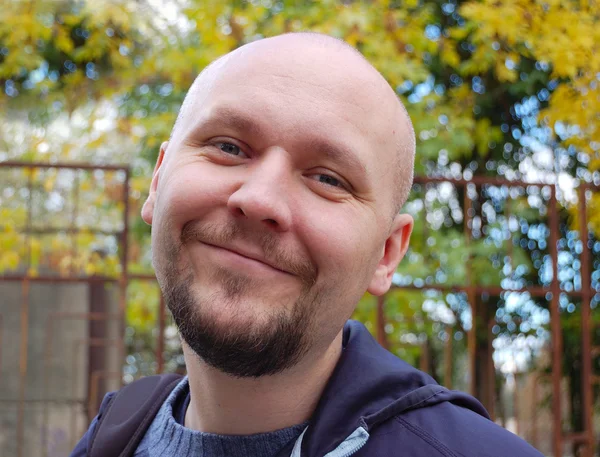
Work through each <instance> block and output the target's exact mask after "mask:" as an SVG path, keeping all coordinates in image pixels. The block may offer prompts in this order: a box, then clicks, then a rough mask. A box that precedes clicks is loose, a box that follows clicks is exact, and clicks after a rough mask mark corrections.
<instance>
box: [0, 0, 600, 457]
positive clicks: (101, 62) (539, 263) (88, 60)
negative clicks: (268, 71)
mask: <svg viewBox="0 0 600 457" xmlns="http://www.w3.org/2000/svg"><path fill="white" fill-rule="evenodd" d="M302 30H312V31H317V32H323V33H327V34H330V35H333V36H336V37H339V38H342V39H344V40H345V41H347V42H348V43H350V44H352V45H353V46H355V47H356V48H358V49H359V50H360V51H361V52H362V53H363V54H364V55H365V56H366V57H367V58H368V60H369V61H370V62H372V63H373V65H375V67H377V68H378V69H379V70H380V71H381V73H382V74H383V75H384V77H385V78H386V79H387V80H388V81H389V83H390V84H391V86H392V87H393V88H394V89H395V90H396V92H397V94H398V96H399V97H400V98H401V100H402V101H403V102H404V103H405V104H406V106H407V109H408V111H409V113H410V116H411V118H412V120H413V123H414V125H415V130H416V133H417V141H418V143H417V161H416V176H417V177H416V180H415V185H414V187H413V190H412V193H411V197H410V200H409V202H408V203H407V204H406V206H405V209H404V210H405V211H406V212H408V213H411V214H413V215H414V217H415V220H416V226H415V231H414V234H413V238H412V244H411V248H410V250H409V253H408V255H407V257H406V258H405V259H404V260H403V262H402V264H401V265H400V268H399V269H398V272H397V274H396V275H395V277H394V286H393V288H392V290H391V291H390V292H389V293H388V294H387V295H386V296H385V297H383V298H381V299H376V298H375V297H371V296H368V295H367V296H365V297H364V298H363V300H362V301H361V303H360V304H359V307H358V309H357V311H356V315H355V317H356V318H357V319H359V320H361V321H363V322H364V323H365V324H366V325H367V326H368V328H369V329H370V330H371V332H372V333H373V334H374V335H375V336H376V337H377V339H378V340H379V341H380V342H381V344H382V345H384V346H385V347H387V348H388V349H389V350H390V351H392V352H393V353H395V354H397V355H398V356H400V357H401V358H403V359H405V360H407V361H408V362H410V363H412V364H413V365H415V366H417V367H419V368H421V369H423V370H425V371H427V372H428V373H430V374H431V375H432V376H433V377H434V378H435V379H436V380H438V381H439V382H440V383H442V384H444V385H446V386H448V387H451V388H455V389H461V390H465V391H468V392H471V393H472V394H474V395H476V396H477V397H478V398H479V399H480V400H481V401H482V402H483V403H484V405H485V406H486V408H487V409H488V410H489V411H490V413H491V415H492V417H493V419H494V420H495V421H496V422H497V423H499V424H501V425H503V426H505V427H507V428H508V429H509V430H511V431H513V432H515V433H517V434H519V435H520V436H522V437H523V438H524V439H526V440H528V441H529V442H530V443H532V444H533V445H534V446H536V447H538V448H539V449H540V450H541V451H542V452H543V453H545V454H546V455H552V456H555V457H558V456H586V457H590V456H592V455H600V450H599V447H598V438H599V436H600V435H599V432H600V417H598V416H599V412H600V405H599V402H598V397H599V395H598V393H599V388H598V385H599V382H600V363H599V362H600V360H599V356H600V330H598V325H600V322H599V319H600V311H599V310H598V309H597V308H598V303H599V301H600V294H599V293H598V292H599V289H600V238H599V237H600V210H599V207H600V193H598V185H599V184H600V173H599V171H598V170H599V169H600V89H599V85H600V52H599V51H600V5H599V4H598V3H597V2H596V1H595V0H580V1H579V0H578V1H572V0H544V1H542V0H481V1H479V0H478V1H461V0H448V1H445V0H405V1H393V0H369V1H366V0H365V1H358V0H357V1H352V0H345V1H339V0H338V1H336V0H323V1H291V0H284V1H275V0H248V1H242V0H237V1H234V0H230V1H222V2H215V1H210V0H111V1H104V0H95V1H93V2H92V1H87V2H86V1H80V0H52V1H44V0H37V1H36V0H31V1H25V0H23V1H19V0H12V1H11V0H8V1H6V0H5V1H4V2H3V3H2V7H1V8H0V454H1V455H2V456H17V457H25V456H26V457H38V456H39V457H42V456H43V457H55V456H66V455H68V454H69V452H70V450H71V449H72V447H73V446H74V445H75V443H76V441H77V440H78V439H79V437H80V436H81V435H82V434H83V432H84V431H85V429H86V428H87V425H88V423H89V420H90V418H92V417H93V416H94V415H95V413H96V412H97V409H98V406H99V402H100V401H101V399H102V397H103V394H104V393H105V392H106V391H107V390H114V389H116V388H118V387H119V386H120V385H121V384H123V383H129V382H131V381H133V380H134V379H136V378H139V377H140V376H144V375H148V374H153V373H159V372H166V371H183V370H184V366H183V359H182V356H181V354H180V348H179V342H178V336H177V331H176V329H175V327H174V326H173V324H172V322H171V320H170V317H169V316H168V315H167V313H166V312H165V307H164V303H163V302H162V300H161V297H160V292H159V289H158V287H157V284H156V282H155V280H154V276H153V273H152V268H151V264H150V249H149V248H150V237H149V235H150V231H149V228H148V227H147V226H146V225H145V224H144V223H143V222H142V221H141V219H140V216H139V212H140V208H141V203H142V202H143V200H144V198H145V197H146V195H147V189H148V187H149V183H150V178H151V173H152V169H153V166H154V161H155V159H156V156H157V154H158V149H159V145H160V143H161V142H162V141H163V140H165V139H167V138H168V136H169V132H170V130H171V127H172V125H173V123H174V120H175V117H176V114H177V110H178V108H179V106H180V103H181V101H182V100H183V97H184V95H185V91H186V90H187V88H188V87H189V86H190V84H191V82H192V81H193V79H194V78H195V76H196V75H197V74H198V73H199V72H200V71H201V70H202V69H203V67H204V66H206V65H207V64H208V63H210V62H211V61H212V60H213V59H215V58H216V57H218V56H220V55H222V54H224V53H226V52H228V51H230V50H232V49H234V48H236V47H238V46H241V45H243V44H244V43H248V42H251V41H253V40H258V39H261V38H263V37H267V36H272V35H276V34H280V33H283V32H292V31H302Z"/></svg>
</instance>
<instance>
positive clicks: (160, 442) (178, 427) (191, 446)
mask: <svg viewBox="0 0 600 457" xmlns="http://www.w3.org/2000/svg"><path fill="white" fill-rule="evenodd" d="M189 402H190V388H189V384H188V379H187V377H185V378H183V380H182V381H181V382H180V383H179V384H178V385H177V387H176V388H175V389H174V390H173V392H171V394H170V395H169V397H168V398H167V400H166V401H165V403H164V404H163V406H162V407H161V409H160V410H159V412H158V414H157V415H156V417H155V419H154V421H153V422H152V424H151V425H150V427H149V428H148V431H147V432H146V434H145V435H144V438H143V439H142V442H141V443H140V444H139V446H138V448H137V450H136V452H135V454H134V457H186V456H190V457H191V456H193V457H272V456H274V455H276V454H277V453H278V452H279V451H280V450H281V449H282V448H283V447H284V446H285V445H286V444H288V443H289V442H290V441H291V440H295V439H297V438H298V436H300V434H301V433H302V431H303V430H304V429H305V428H306V426H307V425H308V423H304V424H299V425H294V426H293V427H288V428H284V429H281V430H276V431H274V432H268V433H259V434H256V435H216V434H214V433H203V432H198V431H195V430H191V429H189V428H186V427H184V425H183V421H184V418H185V412H186V410H187V407H188V405H189Z"/></svg>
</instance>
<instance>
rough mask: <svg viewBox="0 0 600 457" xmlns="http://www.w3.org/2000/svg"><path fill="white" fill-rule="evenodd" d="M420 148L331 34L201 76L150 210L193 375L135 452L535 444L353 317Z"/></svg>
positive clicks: (249, 52) (381, 259)
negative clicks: (388, 347)
mask: <svg viewBox="0 0 600 457" xmlns="http://www.w3.org/2000/svg"><path fill="white" fill-rule="evenodd" d="M414 154H415V139H414V132H413V129H412V126H411V122H410V119H409V118H408V115H407V113H406V111H405V110H404V108H403V106H402V105H401V103H400V102H399V100H398V98H397V97H396V95H395V93H394V91H393V90H392V89H391V88H390V87H389V85H388V84H387V83H386V82H385V80H384V79H383V78H382V76H381V75H380V74H379V73H378V72H377V71H376V70H375V69H374V68H373V67H372V66H371V65H370V64H369V63H368V62H367V61H366V60H365V59H364V58H363V57H362V56H361V55H360V54H359V53H358V52H357V51H355V50H354V49H353V48H351V47H349V46H348V45H346V44H345V43H343V42H339V41H338V40H335V39H333V38H330V37H326V36H321V35H317V34H288V35H282V36H279V37H274V38H269V39H264V40H260V41H258V42H254V43H252V44H249V45H246V46H243V47H242V48H240V49H237V50H236V51H234V52H232V53H230V54H228V55H226V56H224V57H222V58H221V59H219V60H217V61H216V62H214V63H213V64H212V65H210V66H209V67H208V68H207V69H205V70H204V71H203V72H202V74H201V75H200V76H199V77H198V79H197V80H196V82H195V83H194V84H193V86H192V88H191V89H190V91H189V93H188V95H187V97H186V100H185V102H184V103H183V106H182V108H181V112H180V114H179V117H178V120H177V123H176V126H175V127H174V129H173V132H172V135H171V138H170V141H169V142H168V143H167V142H166V143H164V144H163V145H162V146H161V149H160V155H159V157H158V161H157V164H156V168H155V170H154V175H153V179H152V184H151V188H150V194H149V197H148V200H147V201H146V203H145V205H144V208H143V210H142V217H143V219H144V220H145V221H146V222H147V223H148V224H151V225H152V250H153V263H154V267H155V270H156V275H157V278H158V281H159V284H160V287H161V290H162V292H163V294H164V297H165V300H166V303H167V304H168V307H169V309H170V310H171V312H172V314H173V317H174V319H175V322H176V324H177V326H178V328H179V331H180V333H181V337H182V345H183V353H184V356H185V361H186V366H187V373H188V376H187V377H186V378H183V379H182V380H181V381H180V382H178V384H177V386H176V387H175V388H174V390H172V391H171V392H170V393H169V396H168V398H167V399H166V400H165V401H164V403H162V402H161V403H160V409H159V410H158V412H157V413H156V415H155V416H154V417H152V420H151V423H150V424H149V425H148V427H147V429H146V430H145V431H144V436H143V438H141V441H140V442H139V444H136V446H135V451H134V453H133V455H135V456H138V457H142V456H150V457H152V456H159V455H160V456H164V457H166V456H211V457H214V456H228V457H232V456H261V457H270V456H282V457H283V456H286V457H287V456H290V455H291V456H293V457H300V456H305V457H323V456H327V457H348V456H350V455H356V456H357V457H360V456H381V457H386V456H394V455H398V456H400V455H402V456H424V457H431V456H483V455H485V456H505V455H518V456H539V455H540V454H539V453H538V452H536V451H535V450H534V449H533V448H531V447H530V446H529V445H527V444H526V443H525V442H523V441H522V440H520V439H519V438H517V437H516V436H514V435H512V434H511V433H509V432H507V431H505V430H504V429H502V428H500V427H498V426H496V425H495V424H494V423H493V422H491V421H490V420H489V419H488V418H487V414H486V412H485V410H484V409H483V407H482V406H481V405H480V404H479V403H478V402H477V401H476V400H474V399H473V398H471V397H469V396H467V395H465V394H462V393H458V392H450V391H447V390H446V389H443V388H441V387H439V386H437V385H436V384H435V382H434V381H433V380H432V379H431V378H430V377H429V376H427V375H425V374H423V373H421V372H419V371H417V370H415V369H413V368H412V367H410V366H408V365H407V364H405V363H404V362H402V361H400V360H398V359H397V358H396V357H394V356H393V355H391V354H390V353H388V352H387V351H385V350H384V349H382V348H381V347H380V346H379V345H377V343H376V342H375V341H374V340H373V338H372V337H371V336H370V335H369V334H368V332H367V331H366V329H365V328H364V327H363V326H362V325H360V324H358V323H356V322H347V320H348V318H349V317H350V315H351V314H352V312H353V310H354V308H355V306H356V304H357V303H358V301H359V299H360V298H361V297H362V296H363V294H364V293H365V291H369V292H370V293H372V294H375V295H381V294H384V293H385V292H386V291H387V290H388V289H389V287H390V285H391V281H392V275H393V274H394V271H395V270H396V267H397V265H398V263H399V262H400V260H401V259H402V257H403V256H404V254H405V253H406V250H407V248H408V243H409V238H410V233H411V230H412V226H413V220H412V218H411V217H410V216H409V215H406V214H401V213H399V210H400V208H401V206H402V204H403V203H404V202H405V200H406V198H407V194H408V191H409V189H410V186H411V183H412V172H413V163H414ZM106 404H108V402H107V401H105V402H104V403H103V407H102V408H101V416H102V414H104V412H103V411H106V410H108V409H109V408H108V407H107V406H106ZM133 413H134V411H132V412H131V414H133ZM97 424H98V419H96V420H95V421H94V423H92V426H91V428H90V430H89V431H88V433H87V434H86V436H84V438H83V439H82V441H81V442H80V443H79V444H78V446H77V448H76V449H75V451H74V452H73V454H72V455H74V456H77V457H80V456H84V455H88V454H87V452H88V451H89V448H90V447H93V445H92V446H91V445H90V442H91V440H92V437H94V435H95V428H96V427H97ZM101 444H102V443H101Z"/></svg>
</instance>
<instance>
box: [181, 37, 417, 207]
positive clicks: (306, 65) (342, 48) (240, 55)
mask: <svg viewBox="0 0 600 457" xmlns="http://www.w3.org/2000/svg"><path fill="white" fill-rule="evenodd" d="M317 56H320V58H318V57H317ZM319 62H321V64H319ZM276 63H277V64H278V65H276ZM324 64H325V65H327V68H326V67H325V65H324ZM250 68H253V69H254V70H257V71H258V72H259V73H262V74H264V75H265V77H266V76H267V75H269V76H272V75H273V74H277V77H278V78H279V79H282V80H283V79H285V78H286V77H288V76H289V78H290V82H291V83H294V82H296V83H297V84H302V85H307V86H310V85H311V84H313V83H314V86H315V89H316V90H320V89H321V88H320V87H318V86H317V81H318V80H321V79H323V78H322V76H323V75H322V74H323V73H327V72H328V70H329V73H331V75H332V77H333V78H335V77H336V76H337V78H338V80H339V83H340V84H339V85H340V87H343V88H344V89H345V90H348V88H349V87H350V88H351V89H350V90H349V91H347V93H346V94H345V95H344V96H343V97H342V98H345V99H346V100H347V101H348V103H351V104H353V105H356V106H359V105H360V107H361V108H362V111H363V118H364V119H363V124H364V125H363V127H364V129H365V131H366V132H367V133H370V134H373V135H379V136H380V141H379V142H380V143H385V148H377V150H375V151H374V153H375V154H380V153H381V154H383V149H386V148H390V149H391V152H392V153H391V154H388V155H386V156H381V157H379V160H380V161H381V162H383V164H384V165H385V166H384V167H383V169H382V173H383V174H384V175H385V177H388V178H389V179H390V182H389V186H388V189H387V192H390V193H391V194H392V195H391V204H392V208H393V213H397V212H398V211H399V210H400V209H401V207H402V206H403V205H404V203H405V201H406V199H407V197H408V193H409V191H410V188H411V186H412V181H413V169H414V156H415V134H414V130H413V126H412V123H411V120H410V118H409V116H408V113H407V111H406V109H405V107H404V105H403V104H402V102H401V101H400V100H399V99H398V97H397V95H396V94H395V92H394V91H393V89H392V88H391V87H390V86H389V84H388V83H387V82H386V81H385V79H384V78H383V76H382V75H381V74H380V73H379V72H378V71H377V70H376V69H375V68H374V67H373V66H372V65H371V64H370V63H369V62H368V61H367V60H366V58H365V57H364V56H363V55H362V54H361V53H360V52H359V51H358V50H356V49H355V48H353V47H352V46H350V45H349V44H347V43H346V42H344V41H342V40H339V39H337V38H333V37H330V36H328V35H323V34H318V33H313V32H302V33H289V34H284V35H279V36H276V37H272V38H266V39H262V40H258V41H254V42H252V43H249V44H246V45H244V46H242V47H240V48H238V49H236V50H234V51H232V52H230V53H228V54H226V55H224V56H222V57H220V58H219V59H217V60H215V61H214V62H212V63H211V64H210V65H208V66H207V67H206V68H205V69H204V70H203V71H202V72H201V73H200V74H199V75H198V77H197V78H196V80H195V81H194V83H193V84H192V86H191V88H190V90H189V91H188V94H187V95H186V98H185V100H184V102H183V104H182V106H181V109H180V112H179V115H178V117H177V121H176V123H175V126H174V128H173V131H172V133H171V138H175V137H176V136H177V135H178V130H179V129H180V127H182V126H183V125H190V120H191V119H190V118H193V117H194V115H195V113H196V112H197V109H198V107H199V106H202V105H203V104H204V103H205V102H206V100H207V97H209V95H210V94H211V91H212V90H213V89H214V88H215V87H216V85H219V84H222V83H223V80H224V79H227V78H228V76H229V75H231V74H232V73H233V74H236V73H237V75H238V76H243V74H244V72H247V71H248V70H249V69H250ZM277 68H278V69H282V68H283V69H284V70H286V72H285V73H284V72H282V71H280V70H279V71H278V69H277ZM331 70H334V71H331ZM294 72H297V73H298V72H300V73H298V75H300V74H301V75H302V76H300V77H299V78H296V77H295V76H293V75H294ZM286 73H287V74H286ZM334 73H335V74H336V75H334ZM341 91H342V89H341V88H340V92H341ZM349 96H350V97H351V99H350V98H349ZM239 101H242V102H243V100H239ZM293 107H294V105H293V104H290V105H289V109H293ZM369 130H370V131H369ZM332 133H335V132H332Z"/></svg>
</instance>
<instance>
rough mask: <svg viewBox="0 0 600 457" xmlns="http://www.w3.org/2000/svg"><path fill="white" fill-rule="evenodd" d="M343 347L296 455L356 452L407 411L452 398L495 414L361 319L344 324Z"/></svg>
mask: <svg viewBox="0 0 600 457" xmlns="http://www.w3.org/2000/svg"><path fill="white" fill-rule="evenodd" d="M342 348H343V349H342V353H341V356H340V359H339V361H338V363H337V366H336V368H335V370H334V372H333V374H332V376H331V378H330V380H329V382H328V384H327V386H326V388H325V390H324V392H323V394H322V396H321V399H320V401H319V403H318V405H317V408H316V410H315V412H314V414H313V417H312V419H311V422H310V425H309V426H308V427H307V429H306V430H305V431H304V433H303V436H302V437H301V438H300V439H299V440H298V441H297V442H296V446H295V449H294V451H295V452H292V455H293V456H294V455H303V456H311V457H312V456H327V455H328V454H329V457H342V456H344V455H350V454H351V453H352V452H350V451H351V450H352V448H359V447H360V446H361V445H362V444H364V443H365V442H366V440H367V439H368V437H369V433H370V431H372V430H373V429H374V428H375V427H377V426H378V425H379V424H381V423H383V422H385V421H387V420H388V419H390V418H392V417H395V416H398V415H399V414H402V413H403V412H406V411H409V410H414V409H420V408H428V407H431V406H433V405H436V404H438V403H441V402H451V403H453V404H455V405H458V406H461V407H463V408H467V409H470V410H472V411H474V412H475V413H477V414H479V415H481V416H483V417H485V418H488V419H489V416H488V414H487V412H486V410H485V408H484V407H483V406H482V405H481V403H479V402H478V401H477V400H475V399H474V398H473V397H471V396H469V395H467V394H464V393H462V392H457V391H450V390H448V389H446V388H444V387H442V386H440V385H439V384H438V383H436V382H435V380H434V379H433V378H432V377H431V376H429V375H427V374H425V373H423V372H421V371H419V370H417V369H415V368H413V367H412V366H410V365H409V364H407V363H406V362H404V361H402V360H400V359H399V358H398V357H396V356H395V355H393V354H392V353H390V352H388V351H387V350H385V349H383V348H382V347H381V346H380V345H379V344H378V343H377V342H376V341H375V339H374V338H373V337H372V336H371V334H370V333H369V331H368V330H367V329H366V328H365V327H364V325H362V324H361V323H359V322H356V321H348V322H347V323H346V325H345V326H344V332H343V343H342ZM300 451H301V452H300ZM287 455H290V454H287Z"/></svg>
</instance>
